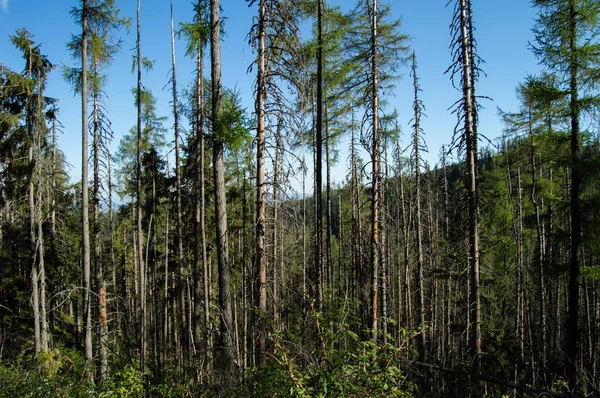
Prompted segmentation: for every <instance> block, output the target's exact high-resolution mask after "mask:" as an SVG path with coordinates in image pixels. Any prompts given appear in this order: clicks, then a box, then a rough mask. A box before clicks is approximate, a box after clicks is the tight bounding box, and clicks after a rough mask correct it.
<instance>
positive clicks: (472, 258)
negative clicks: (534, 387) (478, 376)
mask: <svg viewBox="0 0 600 398" xmlns="http://www.w3.org/2000/svg"><path fill="white" fill-rule="evenodd" d="M469 8H470V2H468V0H460V27H461V29H460V40H461V52H462V82H463V87H462V89H463V107H464V122H465V126H464V134H465V141H466V149H467V159H466V163H467V181H466V185H467V191H468V192H467V196H468V211H469V263H470V266H471V297H470V299H469V311H471V317H472V320H471V322H472V324H471V328H472V331H471V338H472V342H471V343H472V345H473V350H474V355H475V365H476V368H477V370H478V371H479V370H480V369H481V355H482V351H481V299H480V277H479V197H478V193H477V132H476V127H475V125H476V116H475V115H476V105H475V98H474V95H473V93H474V76H472V75H473V65H472V62H473V59H472V58H471V57H472V44H473V43H472V40H470V35H469V34H468V30H469V26H470V25H471V21H470V18H469V19H468V18H467V15H469V17H470V11H469V10H468V9H469ZM471 39H472V38H471Z"/></svg>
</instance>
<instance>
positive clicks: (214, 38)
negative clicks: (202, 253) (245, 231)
mask: <svg viewBox="0 0 600 398" xmlns="http://www.w3.org/2000/svg"><path fill="white" fill-rule="evenodd" d="M219 12H220V1H219V0H211V2H210V18H211V24H210V25H211V38H210V50H211V72H212V106H213V108H212V125H213V135H214V138H213V172H214V184H215V218H216V224H217V225H216V232H217V264H218V267H219V306H220V311H221V324H220V326H221V343H222V346H223V365H224V368H225V370H226V371H227V372H228V373H230V374H232V373H233V371H234V365H235V363H234V361H235V359H234V358H235V352H234V345H233V333H234V330H233V313H232V308H231V307H232V303H231V300H232V298H231V286H230V285H231V276H230V269H229V267H230V264H229V240H228V234H227V205H226V198H225V165H224V163H223V156H224V152H225V148H224V143H223V141H222V134H223V132H222V130H223V126H222V123H223V121H222V120H221V118H222V116H221V100H222V95H223V94H222V90H223V86H222V82H221V20H220V16H219Z"/></svg>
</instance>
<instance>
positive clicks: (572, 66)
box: [566, 0, 581, 392]
mask: <svg viewBox="0 0 600 398" xmlns="http://www.w3.org/2000/svg"><path fill="white" fill-rule="evenodd" d="M568 7H569V26H568V30H569V33H568V35H569V54H570V60H569V75H570V76H569V78H570V80H569V92H570V101H569V113H570V115H569V116H570V119H571V203H570V211H571V253H570V259H569V285H568V312H567V325H566V329H567V336H566V341H567V346H566V354H567V369H566V370H567V372H566V376H567V382H568V384H569V389H570V390H571V392H575V391H576V386H577V361H578V360H579V355H578V350H577V345H578V342H579V338H580V336H579V285H580V274H581V271H580V268H579V248H580V246H581V210H580V207H581V204H580V193H581V144H580V142H579V114H580V104H579V97H578V87H579V81H578V73H579V59H578V55H577V34H578V32H577V18H578V15H577V10H576V6H575V0H569V5H568Z"/></svg>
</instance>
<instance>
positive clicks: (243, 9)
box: [0, 0, 540, 182]
mask: <svg viewBox="0 0 600 398" xmlns="http://www.w3.org/2000/svg"><path fill="white" fill-rule="evenodd" d="M388 2H389V3H390V4H391V5H392V9H393V13H394V16H395V17H401V18H402V20H403V24H402V31H403V33H406V34H408V35H410V36H411V37H412V40H411V43H410V45H411V48H412V49H413V50H414V51H415V52H416V54H417V58H418V64H419V70H418V73H419V78H420V83H421V88H422V90H423V91H422V93H421V99H422V101H423V103H424V104H425V107H426V114H427V118H426V119H425V120H424V121H423V128H424V132H425V139H426V143H427V146H428V148H429V154H428V155H426V159H428V160H429V161H430V162H431V163H432V164H433V163H436V162H437V158H438V153H439V149H440V147H441V145H443V144H446V145H447V144H449V142H450V140H451V137H452V130H453V128H454V125H455V123H456V118H455V116H454V115H452V114H451V113H450V111H449V110H448V108H449V107H450V106H451V105H452V104H453V103H454V102H455V101H456V100H457V99H458V98H459V96H460V93H459V92H458V91H456V90H455V89H454V88H453V87H452V85H451V83H450V80H449V76H448V75H445V74H444V71H445V70H446V69H447V67H448V66H449V65H450V63H451V54H450V50H449V48H448V46H449V41H450V34H449V24H450V21H451V16H452V8H451V7H446V2H447V0H420V1H399V0H396V1H394V0H391V1H390V0H388ZM75 4H76V1H66V0H58V1H48V0H0V62H3V63H5V64H6V65H7V66H8V67H10V68H12V69H16V70H20V69H22V67H23V61H22V59H21V55H20V54H19V53H18V51H16V50H15V49H14V48H13V46H12V45H11V43H10V41H9V38H8V35H9V34H14V32H15V30H16V29H17V28H22V27H26V28H27V29H28V30H29V31H30V32H31V33H33V34H34V40H35V41H36V42H37V43H41V44H42V53H44V54H46V55H47V56H48V57H49V59H50V60H51V62H53V63H54V64H55V65H57V66H58V68H57V69H56V70H55V71H54V72H53V73H52V74H51V77H50V80H49V83H48V88H47V95H49V96H52V97H56V98H59V99H60V103H59V106H60V120H61V122H62V123H63V125H64V133H63V135H62V136H61V137H59V145H60V148H61V149H62V151H63V152H64V153H65V154H66V158H67V161H68V162H69V163H70V164H71V166H72V169H71V171H70V175H71V176H72V181H77V180H78V179H79V178H80V177H79V176H80V173H81V155H80V154H81V131H80V126H81V122H80V120H81V119H80V109H79V108H80V106H81V105H80V104H81V102H80V99H79V98H78V97H74V96H73V94H72V92H71V89H70V87H69V86H68V84H66V83H65V82H64V81H63V80H62V78H61V74H60V65H61V64H66V65H72V64H73V61H72V60H71V58H70V55H69V54H68V53H67V51H66V46H65V44H66V43H67V41H69V39H70V36H71V34H72V33H77V32H78V31H79V28H78V27H77V26H76V25H75V23H74V22H73V20H72V18H71V16H70V15H69V10H70V9H71V7H72V6H74V5H75ZM329 4H332V5H343V6H344V7H350V6H353V5H354V4H355V1H342V0H329ZM136 5H137V1H136V0H125V1H122V2H120V7H121V10H122V13H123V14H124V15H126V16H130V17H132V18H135V11H136ZM221 6H222V9H223V16H224V17H226V18H227V21H226V25H225V31H226V33H227V35H226V37H225V38H224V41H223V44H222V65H223V83H224V84H225V85H226V86H228V87H232V88H233V87H236V88H237V89H238V90H239V91H240V93H241V95H242V97H243V105H244V106H245V107H247V109H248V111H249V112H250V111H252V110H253V95H252V84H253V82H254V80H255V74H254V73H253V74H247V68H248V66H249V65H250V63H251V62H252V60H253V58H254V54H253V52H252V49H251V48H250V47H249V46H248V39H247V35H248V32H249V30H250V27H251V25H252V18H253V17H254V16H255V14H256V12H257V11H256V6H253V7H251V8H249V7H248V6H247V4H246V2H245V1H244V0H221ZM473 7H474V9H473V14H474V20H475V26H476V38H477V42H478V51H479V55H480V56H481V57H482V58H483V59H484V60H485V63H484V64H483V65H482V68H483V70H484V71H485V73H486V74H487V77H486V76H482V77H481V79H480V81H479V84H478V86H477V93H478V94H480V95H484V96H488V97H491V98H492V101H488V100H482V102H481V103H482V104H483V105H484V107H485V109H484V110H483V111H482V112H481V114H480V126H479V131H480V133H481V134H484V135H485V136H486V137H487V138H489V139H490V140H492V142H494V139H495V138H496V137H498V136H499V135H500V134H501V132H502V127H503V126H502V124H501V122H500V120H499V118H498V116H497V111H496V110H497V107H500V108H502V109H504V110H514V109H515V108H516V107H517V106H518V104H517V101H516V98H515V87H516V86H517V84H518V83H519V82H520V81H522V80H523V79H524V78H525V76H526V75H527V74H535V73H539V71H540V67H539V66H538V64H537V61H536V59H535V58H534V57H533V55H532V54H531V52H530V51H529V49H528V48H527V46H528V42H529V41H532V40H533V35H532V33H531V27H532V26H533V23H534V18H535V10H534V9H533V8H531V6H530V5H529V2H528V1H524V0H504V1H491V0H476V1H474V4H473ZM174 9H175V23H176V24H178V23H179V22H180V21H186V20H191V19H192V17H193V15H192V5H191V0H185V1H181V0H175V1H174ZM141 14H142V15H141V22H142V53H143V56H145V57H148V58H150V59H153V60H155V61H156V64H155V68H154V70H153V71H151V72H150V73H148V74H147V75H146V76H144V85H145V86H146V87H147V88H149V89H151V90H152V91H153V93H154V94H155V96H156V97H158V106H159V114H160V115H164V116H169V115H170V112H171V111H170V106H169V99H170V93H169V91H168V89H164V90H163V87H165V85H166V84H167V83H168V79H169V70H170V66H171V65H170V62H171V55H170V54H171V49H170V19H169V18H170V16H169V1H168V0H142V9H141ZM121 37H122V40H123V44H122V53H121V54H120V55H119V56H117V58H116V60H115V62H114V64H113V65H112V67H111V68H110V69H109V71H108V75H109V79H108V85H107V87H106V93H107V95H108V100H107V105H108V108H109V114H110V119H111V120H112V127H113V130H114V132H115V139H114V141H113V143H112V150H113V152H114V151H115V150H116V148H117V146H118V144H119V139H120V137H121V136H122V135H123V133H124V132H126V131H127V130H128V129H129V128H131V127H132V126H134V125H135V120H136V115H135V107H134V103H133V98H132V95H131V92H130V89H131V87H133V86H134V85H135V76H134V75H132V74H131V62H132V61H131V56H132V54H133V49H134V47H135V34H134V33H133V32H132V33H130V34H127V33H125V32H123V33H122V35H121ZM176 48H177V68H178V82H179V83H180V89H181V88H183V87H185V86H186V85H188V84H190V82H191V81H192V78H193V76H192V68H193V64H192V61H191V60H189V59H187V58H185V57H184V43H183V42H182V41H178V42H177V43H176ZM389 102H390V107H391V108H394V107H395V108H397V109H398V111H399V113H400V122H401V124H402V129H403V131H404V134H405V136H404V141H405V142H406V141H408V139H409V138H408V137H409V134H410V127H409V125H408V122H409V120H410V119H411V115H410V113H411V107H412V83H411V79H410V77H409V73H408V69H405V71H404V72H403V77H402V79H401V80H400V81H399V82H398V84H397V88H396V90H395V93H394V95H393V97H391V98H390V99H389ZM171 123H172V121H171V119H169V120H168V121H167V123H166V126H167V127H170V126H171ZM483 144H484V145H485V143H483ZM347 146H348V145H347V143H346V141H342V142H341V143H340V145H339V149H340V150H341V153H340V161H339V162H338V165H337V166H336V167H335V169H334V173H333V176H334V180H335V181H337V182H341V181H343V179H344V178H345V176H346V160H345V159H346V157H347V151H346V148H347Z"/></svg>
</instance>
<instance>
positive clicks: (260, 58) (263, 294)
mask: <svg viewBox="0 0 600 398" xmlns="http://www.w3.org/2000/svg"><path fill="white" fill-rule="evenodd" d="M258 7H259V14H258V55H257V60H256V62H257V64H258V75H257V78H256V80H257V81H256V119H257V122H258V125H257V128H256V244H255V250H256V254H255V256H256V260H255V262H256V264H255V267H256V274H257V276H258V280H257V281H256V282H257V286H256V294H257V297H256V305H255V306H256V309H257V315H256V329H257V337H258V338H257V341H256V363H257V365H258V366H265V365H266V347H267V326H266V316H267V262H266V260H267V259H266V252H265V228H266V226H265V222H266V216H265V100H266V87H265V86H266V82H265V77H266V71H265V69H266V54H265V40H266V21H265V19H266V12H267V9H266V7H267V6H266V0H260V3H259V6H258Z"/></svg>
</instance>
